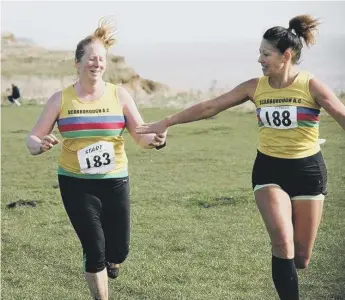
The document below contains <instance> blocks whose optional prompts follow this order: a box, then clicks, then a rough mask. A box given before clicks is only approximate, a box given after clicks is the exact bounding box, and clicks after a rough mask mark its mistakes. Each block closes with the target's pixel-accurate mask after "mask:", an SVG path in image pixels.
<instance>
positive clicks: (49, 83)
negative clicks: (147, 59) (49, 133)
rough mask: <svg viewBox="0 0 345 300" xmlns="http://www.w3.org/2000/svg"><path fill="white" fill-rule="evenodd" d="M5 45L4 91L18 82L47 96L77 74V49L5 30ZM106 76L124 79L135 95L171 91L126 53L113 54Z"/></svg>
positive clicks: (27, 92) (33, 94)
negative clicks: (61, 47) (40, 42)
mask: <svg viewBox="0 0 345 300" xmlns="http://www.w3.org/2000/svg"><path fill="white" fill-rule="evenodd" d="M1 45H2V53H1V65H2V70H1V73H2V74H1V75H2V92H4V91H5V89H6V88H7V87H8V86H9V85H10V84H11V83H12V82H15V83H17V84H18V85H19V86H20V87H21V89H22V90H23V95H24V97H25V98H26V99H39V98H46V97H49V95H51V94H52V93H54V92H55V91H56V90H58V89H61V88H63V87H65V86H67V85H69V84H71V83H72V82H73V81H74V80H75V79H76V78H77V73H76V69H75V67H74V52H73V51H52V50H48V49H45V48H43V47H40V46H37V45H35V43H34V42H33V41H31V40H30V39H27V38H16V37H15V36H14V34H12V33H5V34H2V36H1ZM104 78H105V80H107V81H110V82H112V83H114V84H116V83H122V84H123V85H124V86H125V87H126V88H127V89H128V90H129V91H130V92H131V93H132V94H134V95H140V96H147V95H152V94H154V93H157V92H160V93H161V92H163V93H164V92H167V91H169V87H168V86H167V85H164V84H162V83H159V82H156V81H153V80H150V79H145V78H142V77H141V76H140V75H139V74H137V73H136V72H135V70H134V69H133V68H131V67H130V66H129V65H127V64H126V62H125V58H124V57H122V56H114V55H111V54H109V61H108V65H107V70H106V73H105V77H104Z"/></svg>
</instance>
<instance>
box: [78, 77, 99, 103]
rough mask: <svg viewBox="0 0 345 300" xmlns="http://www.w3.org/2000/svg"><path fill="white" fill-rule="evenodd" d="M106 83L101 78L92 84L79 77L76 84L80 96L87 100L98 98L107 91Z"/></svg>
mask: <svg viewBox="0 0 345 300" xmlns="http://www.w3.org/2000/svg"><path fill="white" fill-rule="evenodd" d="M105 86H106V83H105V82H104V81H103V80H101V81H98V82H95V83H92V84H90V83H89V82H85V81H83V80H81V79H79V80H78V81H77V82H76V84H75V85H74V87H75V90H76V93H77V96H78V98H80V99H82V100H85V101H93V100H98V99H99V98H101V97H102V95H103V94H104V91H105Z"/></svg>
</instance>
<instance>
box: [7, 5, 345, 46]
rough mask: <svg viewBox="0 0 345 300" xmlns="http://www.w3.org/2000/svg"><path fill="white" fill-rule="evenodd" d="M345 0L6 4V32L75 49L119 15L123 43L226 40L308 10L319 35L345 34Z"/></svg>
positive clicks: (257, 33)
mask: <svg viewBox="0 0 345 300" xmlns="http://www.w3.org/2000/svg"><path fill="white" fill-rule="evenodd" d="M344 12H345V2H340V1H338V2H319V1H304V2H301V1H298V2H297V1H287V2H282V1H277V2H259V1H254V2H253V1H252V2H231V1H227V2H205V1H200V2H196V1H194V2H182V1H181V2H176V1H172V2H165V1H155V2H117V1H111V2H91V1H75V2H67V1H59V2H57V1H55V2H53V1H45V2H33V1H30V2H29V1H22V2H13V1H11V2H6V1H5V2H2V3H1V26H2V28H1V31H2V32H7V31H10V32H13V33H14V34H15V35H16V36H18V37H25V38H31V39H32V40H33V41H34V42H36V43H37V44H39V45H42V46H45V47H48V48H63V49H71V50H74V48H75V46H76V44H77V43H78V41H79V40H80V39H82V38H83V37H85V36H86V35H88V34H90V33H92V32H93V31H94V29H95V28H96V26H97V24H98V20H99V19H100V18H101V17H102V16H104V15H109V14H112V15H115V16H116V19H117V27H118V39H119V45H118V46H117V47H120V49H121V48H123V47H124V48H126V47H127V46H130V45H133V44H137V43H151V42H198V41H202V42H227V41H231V40H234V39H238V38H248V39H251V38H258V37H261V35H262V33H263V32H264V31H265V29H267V28H268V27H270V26H273V25H282V26H285V27H287V26H288V21H289V19H290V18H291V17H294V16H295V15H298V14H303V13H309V14H312V15H315V16H317V17H320V18H321V19H322V21H323V22H324V24H323V25H322V26H321V27H320V35H322V36H329V35H340V34H342V35H345V18H344Z"/></svg>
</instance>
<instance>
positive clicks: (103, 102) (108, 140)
mask: <svg viewBox="0 0 345 300" xmlns="http://www.w3.org/2000/svg"><path fill="white" fill-rule="evenodd" d="M57 124H58V129H59V131H60V134H61V136H62V137H63V141H62V150H61V155H60V158H59V169H58V174H60V175H67V176H72V177H78V178H90V179H102V178H121V177H125V176H127V175H128V170H127V162H128V160H127V156H126V153H125V149H124V139H123V136H122V134H123V132H124V130H125V127H126V123H125V118H124V115H123V112H122V108H121V106H120V104H119V101H118V97H117V86H116V85H114V84H111V83H108V82H107V83H106V89H105V92H104V94H103V95H102V97H101V98H100V99H98V100H97V101H92V102H86V101H82V100H80V99H78V97H77V94H76V92H75V89H74V87H73V86H72V85H71V86H69V87H67V88H66V89H64V90H63V91H62V103H61V111H60V115H59V117H58V120H57Z"/></svg>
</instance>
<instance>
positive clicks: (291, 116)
mask: <svg viewBox="0 0 345 300" xmlns="http://www.w3.org/2000/svg"><path fill="white" fill-rule="evenodd" d="M260 120H261V122H262V123H263V124H264V126H265V127H272V128H277V129H290V128H296V127H297V124H298V123H297V108H296V107H295V106H280V107H263V108H261V111H260Z"/></svg>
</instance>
